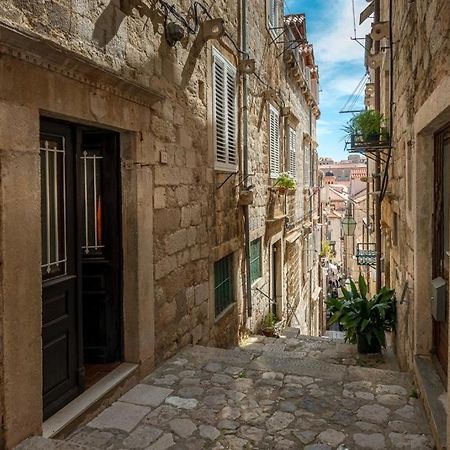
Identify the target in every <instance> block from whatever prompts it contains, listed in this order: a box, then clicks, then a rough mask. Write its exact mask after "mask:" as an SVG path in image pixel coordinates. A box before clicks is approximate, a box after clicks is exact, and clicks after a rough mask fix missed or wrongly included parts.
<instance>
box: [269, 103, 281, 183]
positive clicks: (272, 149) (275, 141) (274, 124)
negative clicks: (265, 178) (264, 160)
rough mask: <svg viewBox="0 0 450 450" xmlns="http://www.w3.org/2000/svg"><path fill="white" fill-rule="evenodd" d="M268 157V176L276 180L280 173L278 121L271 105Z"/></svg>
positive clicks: (277, 116)
mask: <svg viewBox="0 0 450 450" xmlns="http://www.w3.org/2000/svg"><path fill="white" fill-rule="evenodd" d="M269 155H270V161H269V163H270V176H271V177H272V178H276V177H278V175H279V173H280V121H279V113H278V111H277V110H276V109H275V108H274V107H273V106H272V105H270V108H269Z"/></svg>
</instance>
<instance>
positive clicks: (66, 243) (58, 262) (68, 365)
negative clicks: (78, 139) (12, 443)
mask: <svg viewBox="0 0 450 450" xmlns="http://www.w3.org/2000/svg"><path fill="white" fill-rule="evenodd" d="M40 137H41V140H40V149H41V212H42V216H41V217H42V225H41V230H42V233H41V234H42V266H41V267H42V345H43V403H44V418H47V417H49V416H50V415H52V414H53V413H54V412H56V411H57V410H58V409H60V408H61V407H62V406H64V405H65V404H66V403H67V402H69V401H70V400H72V399H73V398H74V397H76V396H77V395H78V394H79V392H81V390H82V388H83V386H82V369H81V359H80V350H79V332H78V327H79V323H78V308H79V302H78V293H79V290H78V277H77V264H76V259H77V258H76V246H75V244H76V240H75V227H74V225H75V217H74V208H73V207H74V204H75V198H74V196H75V189H74V179H73V169H74V158H73V156H74V154H73V136H72V133H71V129H70V128H69V127H68V126H66V125H62V124H56V123H52V122H48V121H44V120H43V121H41V136H40Z"/></svg>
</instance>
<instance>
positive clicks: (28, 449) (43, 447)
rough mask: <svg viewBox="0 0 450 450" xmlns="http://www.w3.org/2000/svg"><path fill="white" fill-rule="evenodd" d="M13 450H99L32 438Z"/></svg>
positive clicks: (65, 442) (69, 443)
mask: <svg viewBox="0 0 450 450" xmlns="http://www.w3.org/2000/svg"><path fill="white" fill-rule="evenodd" d="M14 450H99V449H97V448H96V447H86V446H85V445H79V444H75V443H72V442H67V441H61V440H58V439H47V438H43V437H42V436H33V437H31V438H28V439H26V440H25V441H23V442H21V443H20V444H19V445H18V446H17V447H15V448H14Z"/></svg>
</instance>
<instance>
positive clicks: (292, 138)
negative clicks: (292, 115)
mask: <svg viewBox="0 0 450 450" xmlns="http://www.w3.org/2000/svg"><path fill="white" fill-rule="evenodd" d="M296 149H297V133H296V131H295V130H294V129H293V128H292V127H289V173H290V174H291V175H292V176H293V177H294V178H295V177H296V175H297V162H296Z"/></svg>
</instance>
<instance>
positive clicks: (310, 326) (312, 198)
mask: <svg viewBox="0 0 450 450" xmlns="http://www.w3.org/2000/svg"><path fill="white" fill-rule="evenodd" d="M309 136H310V141H309V185H310V187H311V182H312V180H313V165H314V164H313V163H314V158H313V150H312V109H311V108H309ZM308 199H309V220H310V223H311V237H312V239H311V240H312V244H313V246H314V233H313V228H312V220H313V219H312V216H313V202H314V194H313V195H310V194H309V193H308ZM312 252H313V249H312V248H311V242H309V239H308V258H307V261H308V262H310V261H311V259H314V254H313V255H312V258H311V256H310V254H311V253H312ZM308 272H309V335H310V336H312V319H313V317H312V316H313V307H312V306H313V301H312V281H313V280H312V275H313V270H312V267H311V266H310V265H308Z"/></svg>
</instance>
